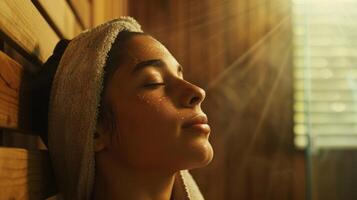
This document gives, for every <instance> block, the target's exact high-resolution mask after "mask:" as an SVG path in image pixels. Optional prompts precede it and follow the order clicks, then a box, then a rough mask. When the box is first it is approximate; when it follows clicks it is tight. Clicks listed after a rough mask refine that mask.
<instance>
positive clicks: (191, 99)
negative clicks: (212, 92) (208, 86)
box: [181, 80, 206, 108]
mask: <svg viewBox="0 0 357 200" xmlns="http://www.w3.org/2000/svg"><path fill="white" fill-rule="evenodd" d="M183 82H184V87H183V88H184V89H183V92H182V94H181V95H182V96H181V97H182V98H181V99H182V101H181V102H182V104H183V106H184V107H191V108H192V107H195V106H197V105H200V104H201V103H202V101H203V100H204V99H205V97H206V92H205V91H204V90H203V89H202V88H200V87H198V86H197V85H194V84H192V83H190V82H188V81H185V80H183Z"/></svg>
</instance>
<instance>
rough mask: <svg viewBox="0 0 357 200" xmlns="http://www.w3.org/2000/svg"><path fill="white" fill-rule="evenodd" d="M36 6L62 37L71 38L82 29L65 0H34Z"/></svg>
mask: <svg viewBox="0 0 357 200" xmlns="http://www.w3.org/2000/svg"><path fill="white" fill-rule="evenodd" d="M33 3H34V4H35V6H36V7H38V8H39V10H40V12H42V13H43V15H44V16H46V18H47V17H48V18H49V19H48V21H49V23H50V24H51V25H53V26H54V29H55V30H56V31H57V32H59V35H60V36H61V37H65V38H67V39H71V38H73V37H74V36H76V35H77V34H78V33H80V31H81V30H82V27H81V25H80V24H79V22H78V21H77V19H76V17H75V15H74V13H73V12H72V10H71V8H70V6H69V5H68V3H67V2H66V1H65V0H57V1H47V0H33Z"/></svg>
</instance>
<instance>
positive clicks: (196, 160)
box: [187, 140, 214, 169]
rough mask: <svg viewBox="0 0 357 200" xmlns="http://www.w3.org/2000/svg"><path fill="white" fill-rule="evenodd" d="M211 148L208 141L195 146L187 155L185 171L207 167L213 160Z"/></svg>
mask: <svg viewBox="0 0 357 200" xmlns="http://www.w3.org/2000/svg"><path fill="white" fill-rule="evenodd" d="M213 154H214V153H213V148H212V145H211V144H210V143H209V141H208V140H206V141H204V142H200V143H199V144H195V145H194V146H193V147H192V148H191V149H190V153H189V160H190V161H189V164H188V167H187V169H195V168H201V167H205V166H206V165H208V164H209V163H210V162H211V161H212V159H213Z"/></svg>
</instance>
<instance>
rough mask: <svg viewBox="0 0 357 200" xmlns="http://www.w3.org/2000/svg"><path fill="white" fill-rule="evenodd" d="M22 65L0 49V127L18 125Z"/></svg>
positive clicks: (15, 126)
mask: <svg viewBox="0 0 357 200" xmlns="http://www.w3.org/2000/svg"><path fill="white" fill-rule="evenodd" d="M21 74H22V67H21V65H19V64H18V63H17V62H15V61H14V60H12V59H11V58H10V57H8V56H7V55H6V54H5V53H3V52H1V51H0V127H3V128H11V129H15V128H17V127H18V106H19V91H20V83H21Z"/></svg>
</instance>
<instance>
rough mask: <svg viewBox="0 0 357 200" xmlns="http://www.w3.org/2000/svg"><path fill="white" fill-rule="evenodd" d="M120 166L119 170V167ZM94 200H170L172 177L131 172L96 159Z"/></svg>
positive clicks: (136, 170)
mask: <svg viewBox="0 0 357 200" xmlns="http://www.w3.org/2000/svg"><path fill="white" fill-rule="evenodd" d="M118 165H119V166H118ZM95 173H96V175H95V183H94V190H93V200H99V199H118V200H119V199H126V200H134V199H142V200H169V199H170V198H171V194H172V189H173V185H174V181H175V173H174V172H173V173H164V172H160V171H148V170H141V169H132V168H128V167H124V166H122V165H120V164H117V163H114V162H111V161H110V159H105V158H103V157H101V155H98V156H96V172H95Z"/></svg>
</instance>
